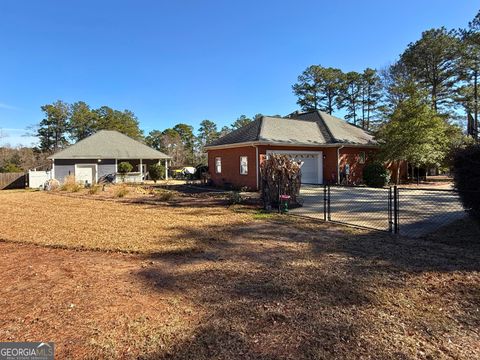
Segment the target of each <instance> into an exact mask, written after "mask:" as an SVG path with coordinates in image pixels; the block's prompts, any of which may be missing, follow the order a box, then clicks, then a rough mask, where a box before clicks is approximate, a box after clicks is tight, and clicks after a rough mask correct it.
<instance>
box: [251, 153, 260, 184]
mask: <svg viewBox="0 0 480 360" xmlns="http://www.w3.org/2000/svg"><path fill="white" fill-rule="evenodd" d="M252 146H253V147H254V148H255V176H256V184H257V191H258V190H260V188H259V179H258V146H257V145H252Z"/></svg>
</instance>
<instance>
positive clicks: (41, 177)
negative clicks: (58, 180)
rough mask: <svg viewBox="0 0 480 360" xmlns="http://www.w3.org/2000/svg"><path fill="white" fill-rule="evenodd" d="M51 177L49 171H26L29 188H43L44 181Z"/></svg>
mask: <svg viewBox="0 0 480 360" xmlns="http://www.w3.org/2000/svg"><path fill="white" fill-rule="evenodd" d="M51 178H52V173H51V172H50V171H33V170H30V171H29V172H28V187H29V188H30V189H38V188H43V186H44V185H45V182H46V181H47V180H50V179H51Z"/></svg>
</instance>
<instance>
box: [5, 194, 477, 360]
mask: <svg viewBox="0 0 480 360" xmlns="http://www.w3.org/2000/svg"><path fill="white" fill-rule="evenodd" d="M30 195H32V194H30ZM34 195H35V197H31V198H24V200H25V202H24V204H23V205H24V206H27V205H30V202H29V200H28V199H35V200H36V202H41V200H43V201H46V199H48V200H50V199H51V201H54V204H55V205H56V207H57V209H56V212H61V213H64V212H67V209H71V212H73V213H75V214H77V215H78V214H83V213H82V212H81V210H80V208H81V207H82V206H87V207H88V206H89V205H88V204H86V203H85V202H87V200H83V199H71V198H66V197H41V198H38V197H36V196H37V195H36V194H34ZM15 198H16V197H15ZM4 199H5V198H4V197H2V195H1V194H0V207H1V206H2V205H1V203H2V202H3V200H4ZM20 199H21V198H20ZM57 201H59V202H57ZM63 201H65V203H64V202H63ZM90 202H92V203H93V202H94V203H95V204H96V205H95V206H100V209H101V211H100V210H95V209H92V208H89V209H88V210H89V212H93V216H94V217H97V216H100V214H101V213H102V212H107V213H108V212H110V211H112V212H114V213H117V212H121V209H122V210H124V209H125V208H126V209H130V208H132V209H133V210H132V211H133V212H138V213H142V214H144V215H145V216H149V215H147V214H149V213H150V211H153V210H152V208H151V207H149V206H145V205H138V204H131V205H128V204H120V203H114V202H102V201H98V202H96V201H90ZM10 204H15V205H17V206H19V205H18V204H19V202H13V203H10ZM35 206H37V205H35ZM90 206H94V205H90ZM117 206H121V208H117ZM62 207H66V208H67V209H64V210H62ZM156 207H157V208H158V209H156V211H165V212H166V211H167V208H168V211H169V212H168V214H169V216H170V218H172V216H173V215H172V214H176V216H178V217H180V214H177V213H175V212H171V209H170V208H169V206H168V205H165V206H162V205H156ZM48 208H49V209H50V210H51V211H52V212H55V211H54V206H49V207H48ZM164 208H165V209H164ZM37 209H39V208H37ZM193 209H195V208H191V209H190V210H188V209H187V214H186V219H188V218H189V216H194V210H193ZM196 210H198V208H197V209H196ZM200 210H202V212H200V213H198V214H197V217H201V216H202V215H201V214H202V213H203V212H205V211H213V213H212V214H210V216H221V218H223V216H227V218H228V219H229V221H226V220H224V221H221V222H217V223H216V222H215V221H213V220H209V222H208V224H205V226H203V227H195V226H192V223H191V222H189V221H185V223H184V224H183V225H182V224H181V223H180V222H179V223H178V224H177V226H176V227H175V231H176V232H175V233H174V235H172V238H171V239H170V242H171V243H170V245H168V246H167V248H168V249H169V248H170V247H171V246H174V247H175V246H176V244H175V242H176V241H178V242H179V243H180V245H177V248H178V249H187V247H185V243H184V242H185V241H187V243H188V241H193V242H192V243H193V244H196V245H199V244H200V245H201V247H202V251H197V252H191V251H190V252H189V251H181V250H180V251H177V252H175V251H165V250H164V248H163V247H161V249H163V250H160V251H159V250H158V249H159V245H158V243H154V245H148V247H147V248H146V249H148V250H146V251H145V252H144V253H142V254H121V253H105V252H96V251H73V250H66V249H54V248H46V247H41V246H33V245H28V244H26V245H22V244H18V243H10V242H5V243H0V253H1V254H2V261H0V273H1V274H2V291H1V292H0V340H2V341H13V340H48V341H55V342H56V344H57V349H58V353H57V356H58V358H91V359H98V358H118V359H122V358H143V359H212V358H215V359H234V358H244V359H323V358H326V359H333V358H335V359H360V358H364V359H473V358H478V357H479V355H480V333H479V330H478V329H479V328H480V310H479V309H480V300H479V299H480V265H479V264H480V251H479V249H478V247H470V246H468V245H467V244H465V243H463V242H462V241H460V240H457V241H456V242H452V241H448V242H447V243H443V242H439V241H438V240H439V239H437V238H431V239H429V240H428V241H424V240H418V239H416V240H411V239H406V238H393V237H390V236H388V235H384V234H380V233H374V232H368V231H363V230H356V229H350V228H343V227H339V226H331V225H329V224H322V223H314V222H311V221H307V220H304V219H298V218H290V217H279V216H267V215H265V216H263V214H254V215H255V216H254V217H255V218H256V219H257V220H253V219H252V218H253V217H252V213H251V211H250V210H248V209H246V210H245V211H243V212H240V211H232V210H228V209H226V208H225V207H223V208H222V207H221V206H219V207H218V208H213V210H212V208H211V207H206V208H204V209H202V208H200ZM0 214H1V215H0V221H1V222H2V226H3V225H4V224H6V223H8V222H7V221H6V220H5V219H4V217H5V216H9V219H10V222H13V223H17V222H22V221H23V222H25V223H26V222H27V221H26V220H28V218H27V217H25V216H26V215H22V214H25V213H22V212H17V209H12V207H11V206H3V207H2V208H1V209H0ZM27 214H28V216H29V217H30V216H33V214H32V213H27ZM155 214H158V213H157V212H155ZM220 214H221V215H220ZM84 216H86V215H84ZM17 218H18V219H17ZM154 218H156V217H152V218H151V219H154ZM121 219H122V220H124V221H128V220H127V219H125V218H121ZM215 219H217V220H218V219H219V218H215ZM108 220H110V221H113V218H108ZM68 221H72V222H73V218H72V219H71V220H68ZM152 221H153V220H152ZM60 224H61V223H60V222H58V226H60ZM117 224H118V223H117ZM129 224H130V225H131V226H132V228H131V229H129V230H131V231H130V232H129V233H128V234H130V237H132V236H133V237H134V236H135V235H132V234H136V231H139V232H140V231H142V230H141V227H139V226H137V225H134V224H133V223H129ZM112 228H116V229H117V231H116V232H115V234H116V235H117V236H120V237H121V238H122V239H123V240H124V241H126V240H127V239H129V237H127V236H124V235H123V230H122V228H121V227H118V226H117V227H113V226H112ZM112 228H110V229H109V230H110V231H111V230H112ZM469 228H470V227H469V226H468V223H466V226H463V229H464V230H463V235H461V236H465V235H466V234H467V233H468V232H469ZM37 231H38V233H37V235H38V237H39V238H41V239H43V238H45V239H46V238H48V237H47V236H46V235H44V234H43V233H42V232H43V231H45V228H42V227H41V228H40V229H39V230H37ZM102 231H103V230H102ZM0 233H2V234H3V236H6V234H5V233H4V230H3V227H0ZM106 233H107V232H105V234H106ZM9 234H10V235H12V234H14V232H11V233H9ZM25 234H26V235H29V236H31V234H30V233H25ZM102 234H104V233H103V232H102ZM216 234H221V238H220V237H219V235H216ZM457 234H458V233H457ZM472 236H473V235H472ZM32 239H34V238H32ZM69 239H72V241H73V239H76V240H77V241H81V239H82V238H81V237H78V238H74V237H71V238H69ZM177 239H178V240H177ZM187 239H190V240H187ZM194 239H195V240H194ZM196 239H202V240H201V241H200V242H198V240H196ZM32 241H33V240H32ZM134 241H135V238H134ZM106 244H107V243H105V246H106ZM111 244H113V245H114V246H116V247H119V246H120V245H119V243H118V242H112V243H111ZM122 247H126V248H128V249H130V246H129V245H128V246H127V245H122Z"/></svg>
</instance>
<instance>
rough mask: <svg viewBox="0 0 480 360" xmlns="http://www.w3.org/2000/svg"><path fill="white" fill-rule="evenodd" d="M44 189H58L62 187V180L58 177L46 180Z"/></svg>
mask: <svg viewBox="0 0 480 360" xmlns="http://www.w3.org/2000/svg"><path fill="white" fill-rule="evenodd" d="M44 189H45V190H46V191H56V190H58V189H60V182H59V181H58V180H57V179H49V180H47V181H45V185H44Z"/></svg>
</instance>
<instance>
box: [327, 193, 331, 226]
mask: <svg viewBox="0 0 480 360" xmlns="http://www.w3.org/2000/svg"><path fill="white" fill-rule="evenodd" d="M327 187H328V189H327V190H328V192H327V219H328V221H331V220H332V217H331V216H330V214H331V212H330V194H331V193H330V185H327Z"/></svg>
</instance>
